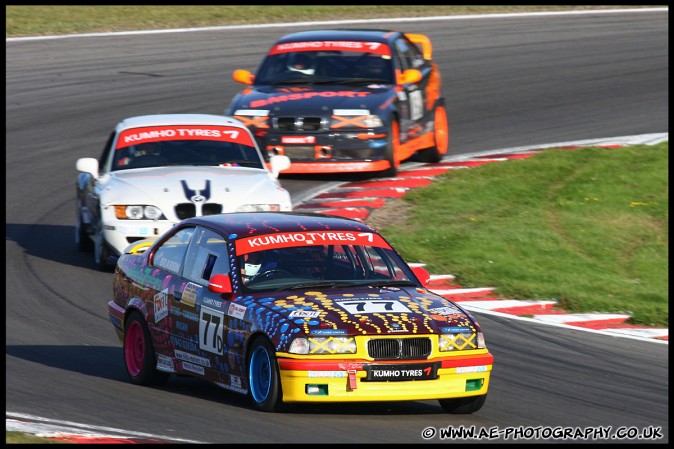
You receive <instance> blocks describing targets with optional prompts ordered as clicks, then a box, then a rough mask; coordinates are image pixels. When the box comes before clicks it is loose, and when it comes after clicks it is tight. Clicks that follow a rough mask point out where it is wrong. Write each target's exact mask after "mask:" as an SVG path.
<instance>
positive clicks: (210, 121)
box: [117, 114, 245, 132]
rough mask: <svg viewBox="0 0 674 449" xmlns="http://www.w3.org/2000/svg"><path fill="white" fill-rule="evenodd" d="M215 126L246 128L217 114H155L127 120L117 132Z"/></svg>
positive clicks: (229, 118)
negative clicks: (184, 126) (165, 127)
mask: <svg viewBox="0 0 674 449" xmlns="http://www.w3.org/2000/svg"><path fill="white" fill-rule="evenodd" d="M166 125H215V126H235V127H237V128H245V126H244V125H243V123H241V122H240V121H239V120H237V119H235V118H232V117H227V116H224V115H215V114H153V115H140V116H136V117H129V118H125V119H124V120H122V121H121V122H119V123H118V124H117V131H118V132H119V131H123V130H125V129H129V128H141V127H144V126H166Z"/></svg>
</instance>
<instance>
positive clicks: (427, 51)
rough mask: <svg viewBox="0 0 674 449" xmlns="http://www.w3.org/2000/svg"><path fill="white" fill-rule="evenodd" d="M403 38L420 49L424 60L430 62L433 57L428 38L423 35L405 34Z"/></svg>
mask: <svg viewBox="0 0 674 449" xmlns="http://www.w3.org/2000/svg"><path fill="white" fill-rule="evenodd" d="M405 36H406V37H407V38H408V39H409V40H411V41H412V42H413V43H414V44H416V45H419V46H420V47H421V51H422V53H423V54H424V59H425V60H427V61H430V60H431V59H432V57H433V46H432V45H431V40H430V39H429V38H428V36H426V35H424V34H405Z"/></svg>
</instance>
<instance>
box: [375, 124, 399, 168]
mask: <svg viewBox="0 0 674 449" xmlns="http://www.w3.org/2000/svg"><path fill="white" fill-rule="evenodd" d="M399 147H400V125H399V124H398V121H397V120H396V119H391V124H390V125H389V128H388V142H387V143H386V155H385V160H386V161H387V162H388V163H389V164H390V167H389V168H387V169H386V170H383V171H382V172H380V173H379V176H380V177H382V178H392V177H394V176H395V175H396V174H398V166H399V165H400V161H398V159H397V158H398V157H399V156H400V155H399V153H400V150H399Z"/></svg>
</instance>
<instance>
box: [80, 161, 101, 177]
mask: <svg viewBox="0 0 674 449" xmlns="http://www.w3.org/2000/svg"><path fill="white" fill-rule="evenodd" d="M75 168H77V171H81V172H84V173H89V174H90V175H91V176H93V177H94V178H98V160H96V159H94V158H93V157H83V158H80V159H78V160H77V164H76V165H75Z"/></svg>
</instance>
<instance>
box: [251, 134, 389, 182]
mask: <svg viewBox="0 0 674 449" xmlns="http://www.w3.org/2000/svg"><path fill="white" fill-rule="evenodd" d="M258 145H259V146H260V148H261V149H262V150H263V152H266V156H267V157H269V156H271V155H274V154H283V155H286V156H288V157H289V158H290V160H291V162H292V163H291V165H290V168H288V169H286V170H284V171H283V174H302V173H339V172H342V173H349V172H369V171H382V170H386V169H388V168H390V167H391V164H390V162H389V161H388V160H387V151H388V134H386V133H385V132H382V131H373V130H358V131H352V132H323V133H315V134H309V133H305V134H301V135H300V134H279V133H268V134H266V135H264V136H262V137H260V136H258Z"/></svg>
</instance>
